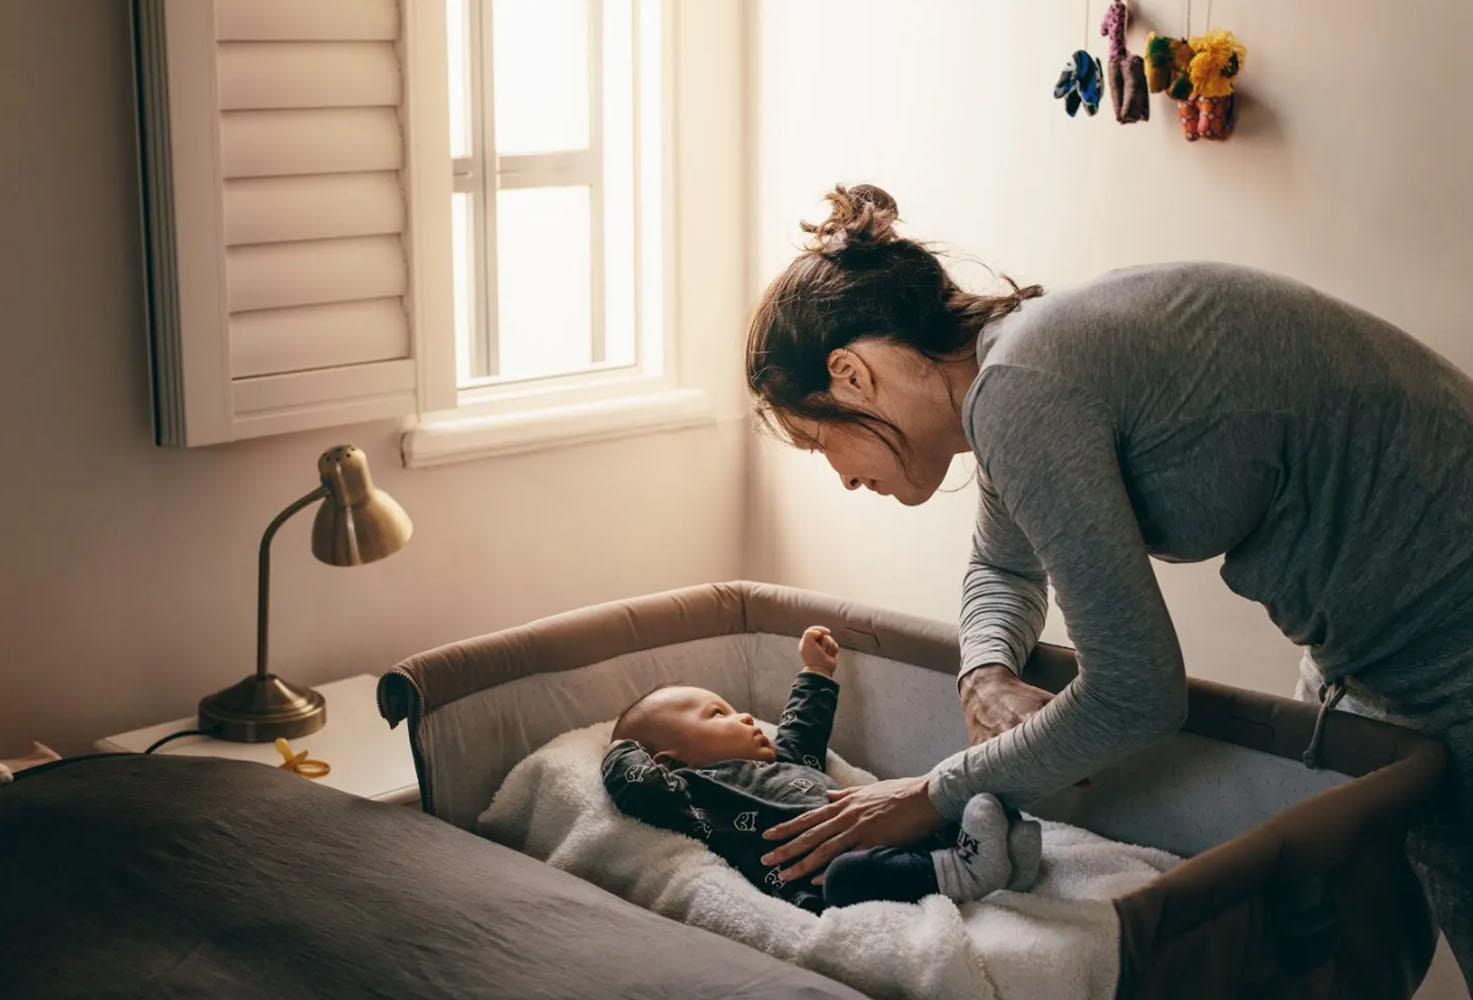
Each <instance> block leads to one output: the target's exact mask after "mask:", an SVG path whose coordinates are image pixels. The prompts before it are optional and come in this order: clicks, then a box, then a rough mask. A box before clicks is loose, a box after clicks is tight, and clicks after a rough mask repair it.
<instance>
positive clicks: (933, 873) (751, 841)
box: [603, 626, 1041, 913]
mask: <svg viewBox="0 0 1473 1000" xmlns="http://www.w3.org/2000/svg"><path fill="white" fill-rule="evenodd" d="M838 653H839V644H838V643H837V642H836V641H835V640H834V637H833V636H832V635H831V634H830V632H829V630H828V629H826V628H823V627H822V626H813V627H812V628H809V629H808V630H807V631H805V632H804V633H803V638H802V639H801V640H800V641H799V644H798V655H799V657H800V659H801V660H802V661H803V670H802V671H801V672H800V673H799V674H798V676H797V678H796V679H795V680H794V681H793V687H792V691H791V692H790V693H789V695H788V705H787V709H786V711H784V712H783V714H782V718H781V719H780V720H779V721H780V725H779V726H778V729H777V737H776V739H768V738H767V736H766V734H764V733H763V732H762V730H761V729H759V728H757V725H756V724H755V723H754V722H753V721H752V716H750V715H748V714H747V713H745V712H741V713H739V712H737V711H735V710H734V709H733V708H732V707H731V706H730V705H729V704H727V703H726V701H725V700H724V699H723V698H722V697H721V696H720V695H717V694H715V693H713V692H711V691H707V690H705V689H703V688H696V687H674V686H670V687H660V688H656V689H655V690H654V691H651V692H650V693H649V694H647V695H645V696H644V697H642V698H640V699H639V700H637V701H635V702H634V704H632V705H630V706H629V707H628V708H626V709H625V710H624V712H623V714H621V715H620V716H619V719H618V721H617V722H615V723H614V734H613V743H612V745H611V746H610V747H609V750H608V752H607V753H606V754H605V755H604V761H603V780H604V787H605V788H607V789H608V790H609V794H610V795H611V796H612V797H613V799H614V803H615V805H617V806H618V807H619V809H620V811H621V812H623V813H625V814H626V815H629V816H633V817H634V818H635V819H638V820H643V821H644V822H646V823H649V824H651V825H653V826H658V827H663V828H664V829H667V830H674V831H675V832H676V833H683V834H686V835H687V836H691V837H695V838H696V839H698V840H702V841H704V842H705V843H706V844H707V845H708V846H709V847H710V848H711V850H713V851H715V852H716V853H717V854H718V855H720V856H721V857H722V858H724V859H726V861H727V862H728V863H730V864H731V865H732V866H733V867H735V868H736V869H737V870H738V871H740V872H741V873H742V874H743V875H745V876H746V877H747V879H748V880H749V881H751V882H752V884H753V885H755V886H757V887H758V888H760V889H762V890H763V891H765V892H766V893H768V894H769V895H773V896H777V897H779V898H781V899H785V900H787V901H788V902H790V903H794V904H796V905H798V906H801V907H803V908H804V909H805V910H810V911H812V912H814V913H820V912H822V911H823V909H824V908H825V907H828V906H847V905H849V904H850V903H858V902H863V901H865V900H870V899H888V900H895V901H898V902H906V903H909V902H915V901H916V900H919V899H921V898H922V897H924V896H929V895H931V894H933V893H938V892H939V893H942V894H943V895H946V896H948V897H950V898H951V899H954V900H956V901H957V902H964V901H967V900H974V899H981V898H982V897H983V896H986V895H987V894H988V893H990V892H992V891H994V890H996V889H1003V888H1008V889H1018V890H1026V889H1029V888H1032V886H1033V883H1034V881H1035V879H1036V878H1037V877H1038V863H1039V856H1040V847H1041V838H1040V829H1039V825H1038V823H1036V822H1034V821H1032V820H1023V819H1022V818H1021V817H1019V815H1018V814H1017V813H1016V812H1015V811H1013V810H1011V809H1010V808H1008V807H1006V806H1004V805H1003V804H1002V803H1001V802H1000V801H999V800H998V799H997V798H996V797H995V796H992V795H977V796H975V797H973V798H972V800H971V801H970V802H968V803H967V807H966V810H965V812H964V813H963V816H962V821H961V824H960V827H959V828H958V829H956V830H955V831H954V832H952V833H950V834H948V835H941V834H938V835H937V836H935V837H933V838H930V839H928V840H925V841H922V842H919V843H915V844H911V845H908V846H906V847H900V848H891V847H876V848H872V849H870V850H867V851H850V852H849V853H847V854H841V855H839V857H837V858H835V859H834V860H833V861H832V862H831V863H830V864H829V866H828V869H827V870H826V871H825V872H824V873H823V878H822V879H821V882H822V889H821V890H820V889H819V888H818V887H816V886H815V885H813V884H812V883H809V882H807V881H806V880H800V881H796V882H784V881H783V880H782V878H781V875H780V871H781V868H780V867H768V866H766V865H763V864H762V863H761V861H760V860H759V859H760V858H761V856H762V855H763V854H766V853H767V852H768V851H769V850H771V849H772V847H773V844H772V843H771V842H770V841H766V840H764V839H763V838H762V831H763V830H766V829H768V828H769V827H772V826H775V825H777V824H778V823H782V822H784V821H786V820H790V819H792V818H793V817H795V816H798V815H800V814H802V813H804V812H806V811H808V810H809V809H812V808H814V807H816V806H821V805H826V804H827V803H828V801H829V799H828V795H827V794H826V793H827V792H828V791H829V790H830V789H834V788H837V787H838V785H837V784H835V783H834V782H833V781H832V780H831V779H830V778H829V776H828V775H827V774H825V773H824V772H823V762H824V756H825V754H826V753H827V751H828V742H829V733H830V731H831V730H832V728H833V722H834V709H835V708H836V707H837V706H838V702H839V685H838V684H836V683H835V682H834V679H833V676H834V671H835V669H836V667H837V666H838Z"/></svg>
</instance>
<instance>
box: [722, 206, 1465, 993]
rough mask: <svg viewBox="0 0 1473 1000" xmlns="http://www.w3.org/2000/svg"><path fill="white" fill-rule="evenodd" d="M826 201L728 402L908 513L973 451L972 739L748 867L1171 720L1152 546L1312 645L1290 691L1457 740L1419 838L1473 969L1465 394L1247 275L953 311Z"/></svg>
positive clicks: (959, 799)
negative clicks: (1030, 662)
mask: <svg viewBox="0 0 1473 1000" xmlns="http://www.w3.org/2000/svg"><path fill="white" fill-rule="evenodd" d="M829 201H830V202H831V206H832V211H831V214H830V216H829V218H828V219H827V220H826V221H824V222H823V223H821V224H819V225H809V224H805V225H804V229H805V230H806V231H808V232H810V233H812V234H813V240H812V242H811V243H810V245H809V248H808V250H807V251H806V252H805V253H803V254H802V255H801V256H799V257H798V258H797V259H796V260H794V261H793V262H792V263H791V264H790V265H789V266H788V268H787V269H786V270H785V271H784V272H783V274H782V275H780V276H779V277H778V278H777V279H776V280H775V281H774V282H773V283H772V285H771V286H770V287H769V288H768V289H767V291H766V293H765V294H764V296H763V298H762V301H761V303H760V304H759V305H758V307H757V311H756V314H755V316H754V318H753V321H752V328H751V332H750V336H749V340H748V345H747V380H748V385H749V387H750V389H751V390H752V392H753V394H754V395H755V396H756V398H757V401H758V409H759V412H760V413H761V414H762V415H763V416H764V417H765V418H766V419H767V421H768V423H769V425H770V426H771V427H772V428H774V429H775V430H776V431H777V432H778V433H779V434H780V435H782V436H784V437H785V438H787V439H788V440H790V441H791V442H792V443H793V444H795V445H797V446H798V447H803V448H807V449H809V450H815V451H821V452H823V454H824V456H825V457H826V458H827V459H828V461H829V463H830V464H831V465H832V466H833V467H834V469H835V471H837V472H838V474H839V476H840V478H841V479H842V480H843V481H844V484H845V486H847V487H848V488H849V489H858V488H859V487H861V486H864V487H867V488H869V489H871V490H874V491H876V492H878V493H880V494H882V495H887V496H893V497H895V498H896V499H897V500H899V501H900V502H901V503H904V504H907V505H914V504H920V503H924V502H925V501H926V500H927V499H928V498H929V497H930V496H931V494H932V493H933V492H935V490H936V489H937V487H938V486H940V484H941V481H942V478H943V477H944V475H945V474H946V471H947V469H948V468H949V466H950V463H951V459H952V456H953V455H956V454H959V453H961V452H965V451H971V452H972V453H973V454H974V455H975V456H976V461H977V478H978V483H979V487H980V494H981V499H980V504H979V510H978V516H977V529H976V533H975V535H974V538H973V544H972V558H971V562H970V566H969V568H968V571H967V574H966V580H965V585H964V594H963V608H962V616H961V647H962V649H961V652H962V656H961V662H962V667H961V677H960V681H959V689H960V692H961V699H962V706H963V710H964V713H965V716H966V720H967V729H968V732H969V734H970V737H971V743H972V746H971V747H970V748H969V749H967V750H964V751H962V752H960V753H958V754H956V755H955V756H953V757H951V758H949V759H947V760H945V761H943V762H941V763H940V764H938V765H937V766H936V768H935V769H934V770H932V771H931V773H930V774H929V775H924V776H921V777H918V778H907V779H896V780H891V781H882V782H879V783H878V784H875V785H871V786H867V787H864V788H862V789H857V790H851V791H849V792H847V793H834V795H835V798H836V801H834V802H833V803H831V804H829V805H827V806H824V807H821V808H819V809H816V810H813V811H812V812H810V813H807V814H805V815H804V816H802V817H799V818H798V819H797V820H794V821H792V822H790V823H786V824H783V825H782V826H778V827H775V828H773V829H772V830H770V831H768V832H767V836H768V837H769V839H772V840H773V841H774V842H775V846H774V850H773V851H772V852H771V853H770V854H769V855H767V856H766V857H765V858H764V859H763V860H764V862H766V863H775V864H788V867H787V868H785V870H784V872H783V877H784V878H786V879H792V878H799V877H804V876H808V875H812V874H813V873H815V872H820V871H821V870H822V868H823V867H824V866H825V865H826V864H827V863H828V862H829V861H830V860H832V859H833V858H834V857H835V856H836V855H838V854H839V853H841V852H843V851H846V850H851V849H857V848H865V847H871V846H876V845H882V844H892V845H898V844H902V843H906V842H909V841H912V840H915V839H917V838H918V837H920V836H921V835H923V834H926V833H928V832H930V831H932V830H934V829H936V828H938V827H939V826H941V825H942V824H943V822H944V821H945V820H947V819H953V820H954V819H955V818H956V816H957V814H958V812H959V810H960V808H961V806H962V804H964V803H965V802H966V801H967V799H968V798H969V797H970V796H971V795H973V794H975V793H977V792H984V791H985V792H993V793H996V794H998V795H1001V796H1003V797H1004V798H1007V799H1011V800H1013V801H1014V802H1018V803H1027V802H1029V801H1031V800H1034V799H1037V798H1039V797H1041V796H1043V795H1045V794H1047V793H1049V792H1052V791H1054V790H1056V789H1058V788H1060V787H1063V786H1065V785H1067V784H1069V783H1071V782H1074V781H1077V780H1079V779H1081V778H1084V777H1086V776H1087V775H1089V774H1090V773H1092V772H1094V771H1097V770H1098V769H1099V768H1101V767H1102V766H1104V765H1105V764H1107V763H1109V762H1110V761H1111V760H1114V759H1118V758H1119V757H1122V756H1124V755H1125V754H1128V753H1130V752H1132V751H1134V750H1136V749H1139V748H1140V747H1141V746H1142V745H1144V744H1146V743H1148V742H1150V741H1152V740H1155V739H1157V738H1159V737H1161V736H1164V735H1166V734H1168V733H1171V732H1173V731H1175V730H1176V729H1177V728H1179V726H1180V725H1181V723H1182V720H1183V718H1184V716H1185V712H1186V676H1185V672H1184V670H1183V666H1182V657H1181V650H1180V647H1179V646H1178V644H1177V639H1176V635H1175V632H1174V631H1173V628H1172V623H1171V619H1170V617H1169V616H1168V614H1167V610H1166V605H1165V603H1164V602H1163V601H1162V598H1161V592H1160V590H1159V589H1158V587H1157V584H1156V578H1155V575H1154V574H1153V572H1152V570H1151V564H1150V560H1151V558H1152V557H1155V558H1158V559H1163V560H1170V561H1196V560H1202V559H1208V558H1212V557H1214V556H1219V555H1222V556H1225V560H1224V562H1223V566H1222V577H1223V580H1224V582H1225V583H1226V584H1227V585H1228V587H1229V588H1230V589H1231V590H1233V591H1234V592H1236V593H1238V594H1240V595H1242V596H1243V597H1246V598H1249V599H1250V600H1254V601H1258V602H1260V603H1262V604H1263V605H1264V606H1265V607H1266V608H1267V609H1268V613H1269V615H1270V616H1271V617H1272V619H1273V621H1274V622H1275V624H1277V625H1278V626H1279V628H1280V629H1282V631H1283V632H1284V634H1285V635H1286V636H1288V637H1289V638H1290V639H1291V640H1293V641H1294V642H1295V643H1298V644H1299V645H1301V646H1303V647H1305V648H1306V650H1307V654H1306V658H1305V662H1304V664H1303V666H1302V667H1301V671H1302V673H1303V674H1304V675H1305V681H1306V683H1305V685H1304V687H1306V688H1312V689H1314V690H1316V691H1317V692H1318V693H1319V694H1320V695H1321V699H1322V700H1323V697H1324V695H1325V693H1326V692H1325V688H1326V687H1327V686H1328V687H1329V688H1330V689H1331V692H1332V693H1331V698H1332V699H1338V698H1339V696H1340V695H1342V694H1344V693H1345V691H1346V690H1347V689H1348V690H1349V692H1350V694H1351V696H1352V697H1351V698H1350V699H1349V700H1348V701H1347V702H1346V704H1347V706H1349V705H1351V704H1352V703H1354V704H1355V705H1357V706H1358V707H1360V708H1361V709H1362V710H1364V711H1368V712H1375V713H1378V714H1382V715H1391V716H1392V717H1394V718H1396V719H1397V720H1398V721H1404V722H1407V723H1409V724H1411V725H1414V726H1416V727H1418V728H1421V729H1423V730H1426V731H1428V732H1431V733H1433V734H1435V735H1436V736H1438V737H1440V738H1441V739H1443V740H1444V741H1445V742H1446V743H1447V745H1448V747H1449V750H1450V758H1451V761H1452V770H1453V777H1452V778H1451V779H1450V781H1449V789H1448V792H1447V794H1446V795H1445V796H1444V801H1443V802H1441V803H1440V804H1439V810H1440V811H1439V816H1440V820H1439V822H1438V823H1437V824H1434V825H1433V828H1432V829H1430V830H1429V831H1428V832H1427V834H1426V836H1423V837H1420V838H1414V844H1413V846H1414V848H1415V852H1414V853H1415V854H1416V855H1417V858H1418V860H1419V862H1420V863H1421V864H1422V865H1424V866H1429V867H1430V868H1431V869H1432V871H1431V873H1430V876H1429V874H1428V872H1427V871H1426V870H1425V869H1424V871H1423V874H1424V880H1426V881H1428V882H1429V885H1430V890H1429V891H1430V893H1431V896H1432V898H1433V903H1434V906H1435V907H1436V909H1437V912H1438V916H1439V919H1440V921H1441V923H1442V925H1443V929H1444V931H1445V932H1446V934H1447V937H1448V940H1449V943H1450V944H1451V945H1452V948H1453V950H1454V951H1455V953H1456V954H1457V955H1458V959H1459V963H1460V965H1461V966H1462V968H1463V970H1464V975H1465V977H1468V976H1469V974H1470V973H1473V916H1470V909H1473V861H1470V855H1473V849H1470V847H1469V842H1470V840H1473V781H1470V776H1473V382H1470V381H1469V379H1468V378H1467V377H1466V376H1465V375H1463V374H1462V373H1461V372H1459V371H1458V370H1457V369H1455V368H1454V367H1453V366H1451V365H1450V364H1448V363H1447V362H1445V361H1444V360H1442V359H1441V358H1440V357H1438V356H1437V355H1436V354H1434V353H1433V352H1431V351H1430V350H1428V349H1427V348H1425V347H1423V346H1422V345H1420V344H1419V343H1417V342H1416V341H1415V340H1413V339H1412V338H1411V337H1409V336H1407V335H1406V334H1404V333H1402V332H1401V331H1399V330H1397V329H1396V328H1395V327H1393V326H1391V325H1390V324H1389V323H1386V322H1385V321H1383V320H1380V319H1377V318H1376V317H1374V316H1372V315H1370V314H1368V313H1365V312H1363V311H1361V310H1358V309H1356V308H1354V307H1352V306H1350V305H1348V304H1346V303H1344V302H1340V301H1338V300H1335V299H1332V298H1330V297H1328V296H1326V295H1322V294H1320V293H1318V292H1315V291H1314V290H1312V289H1310V288H1307V287H1305V286H1303V285H1300V284H1298V283H1295V282H1292V281H1289V280H1287V279H1283V278H1279V277H1275V276H1271V275H1268V274H1263V273H1259V272H1256V271H1251V270H1248V269H1244V268H1238V267H1230V266H1226V265H1219V264H1168V265H1152V266H1146V267H1139V268H1132V269H1128V270H1123V271H1118V272H1113V273H1111V274H1109V275H1107V276H1105V277H1104V278H1101V279H1099V280H1097V281H1094V282H1092V283H1090V284H1087V285H1085V286H1083V287H1081V288H1078V289H1076V290H1072V291H1069V292H1065V293H1055V294H1051V295H1049V296H1048V297H1046V298H1038V297H1039V296H1040V295H1042V290H1041V289H1040V288H1038V287H1037V286H1028V287H1023V288H1020V287H1018V286H1017V285H1016V284H1013V283H1012V282H1011V281H1009V285H1010V286H1011V293H1010V294H1007V295H1003V296H999V297H987V296H979V295H973V294H971V293H968V292H966V291H964V290H962V289H961V288H959V287H958V286H957V285H956V284H954V283H953V282H952V281H951V279H950V278H949V277H948V275H947V274H946V272H945V270H944V269H943V267H942V266H941V264H940V262H939V261H938V260H937V259H936V257H935V256H934V255H933V254H932V253H931V252H930V251H928V250H927V249H926V248H925V247H924V246H922V245H921V244H919V243H916V242H914V241H912V240H909V239H904V238H901V237H899V236H897V235H896V234H895V231H894V229H893V224H894V222H895V219H896V206H895V202H894V201H893V200H892V199H891V198H890V196H889V195H888V194H886V193H885V192H884V191H881V190H879V189H878V188H875V187H871V186H868V185H865V186H859V187H855V188H852V189H848V190H846V189H844V188H842V187H840V188H838V189H836V190H835V192H834V193H833V194H831V195H830V196H829ZM1035 299H1037V301H1033V300H1035ZM1047 582H1052V584H1053V586H1054V589H1055V593H1056V596H1057V600H1058V603H1059V606H1060V608H1061V609H1062V610H1063V613H1064V617H1065V620H1066V621H1067V623H1068V626H1069V633H1070V636H1071V638H1072V639H1073V641H1074V642H1075V645H1076V647H1077V651H1078V659H1079V667H1080V673H1079V676H1078V677H1077V678H1076V679H1075V680H1074V681H1073V682H1072V683H1071V684H1070V685H1069V686H1068V687H1067V688H1065V689H1064V690H1063V691H1062V692H1061V693H1060V694H1059V695H1058V696H1057V697H1054V698H1052V699H1051V698H1050V696H1049V695H1048V694H1047V693H1046V692H1044V691H1041V690H1039V689H1036V688H1033V687H1031V686H1029V685H1027V684H1025V683H1023V682H1022V681H1021V680H1020V679H1019V678H1018V672H1019V670H1020V669H1021V667H1022V665H1023V663H1024V661H1025V660H1026V659H1027V657H1028V655H1029V653H1030V651H1031V650H1032V648H1033V646H1034V644H1035V642H1036V641H1037V638H1038V634H1039V630H1040V629H1041V627H1042V625H1043V621H1044V613H1045V610H1046V607H1047V600H1046V590H1045V586H1046V583H1047ZM790 838H791V839H790ZM776 842H783V843H780V844H778V843H776ZM810 852H811V853H810ZM805 855H806V856H805ZM794 859H799V860H797V861H796V862H795V863H794ZM820 878H821V875H820Z"/></svg>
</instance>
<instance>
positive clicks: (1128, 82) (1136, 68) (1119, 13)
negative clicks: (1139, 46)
mask: <svg viewBox="0 0 1473 1000" xmlns="http://www.w3.org/2000/svg"><path fill="white" fill-rule="evenodd" d="M1129 18H1130V12H1129V11H1128V10H1127V9H1126V6H1125V4H1124V3H1123V2H1122V0H1115V2H1114V3H1112V4H1111V5H1110V6H1109V7H1108V8H1106V10H1105V20H1104V21H1103V22H1101V24H1100V34H1102V35H1104V36H1105V37H1106V38H1108V39H1110V100H1111V102H1112V103H1113V104H1114V105H1115V120H1116V121H1117V122H1119V123H1120V124H1122V125H1129V124H1130V123H1131V122H1143V121H1148V120H1149V119H1150V117H1151V102H1150V94H1149V93H1148V92H1147V90H1146V66H1145V60H1143V59H1142V58H1141V57H1140V56H1133V55H1131V54H1130V53H1129V52H1127V51H1126V50H1125V28H1126V25H1127V22H1128V21H1129Z"/></svg>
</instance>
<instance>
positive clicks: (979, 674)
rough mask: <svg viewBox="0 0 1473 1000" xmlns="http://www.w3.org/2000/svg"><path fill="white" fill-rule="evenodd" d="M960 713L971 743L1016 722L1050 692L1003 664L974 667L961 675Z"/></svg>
mask: <svg viewBox="0 0 1473 1000" xmlns="http://www.w3.org/2000/svg"><path fill="white" fill-rule="evenodd" d="M960 690H961V699H962V714H963V715H964V716H966V720H967V736H968V739H969V741H970V743H971V745H972V746H976V745H977V744H978V743H985V742H987V741H988V740H990V739H992V738H993V737H994V736H997V735H998V734H999V733H1005V732H1007V731H1008V730H1009V729H1012V728H1013V727H1014V726H1016V725H1018V724H1019V723H1020V722H1022V721H1023V720H1024V719H1026V718H1028V716H1030V715H1032V714H1033V713H1034V712H1036V711H1038V710H1039V709H1040V708H1042V707H1043V706H1045V705H1047V704H1048V703H1049V702H1050V701H1052V700H1053V697H1054V696H1053V695H1051V694H1049V693H1048V692H1047V691H1045V690H1043V689H1042V688H1036V687H1034V686H1033V685H1032V684H1024V683H1023V682H1022V681H1020V680H1019V679H1018V678H1017V676H1016V675H1015V674H1014V673H1013V672H1012V671H1011V670H1009V669H1008V668H1007V667H1004V666H1000V665H995V666H988V667H977V668H976V669H975V670H970V671H968V672H967V673H966V674H964V675H963V676H962V680H961V688H960Z"/></svg>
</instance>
